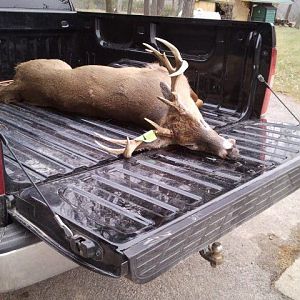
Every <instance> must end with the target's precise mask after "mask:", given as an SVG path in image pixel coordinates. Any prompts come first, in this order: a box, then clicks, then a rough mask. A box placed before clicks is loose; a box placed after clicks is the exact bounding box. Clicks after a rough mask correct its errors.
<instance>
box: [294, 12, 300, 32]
mask: <svg viewBox="0 0 300 300" xmlns="http://www.w3.org/2000/svg"><path fill="white" fill-rule="evenodd" d="M295 27H296V28H297V29H300V13H299V15H298V17H297V19H296V24H295Z"/></svg>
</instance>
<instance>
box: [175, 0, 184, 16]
mask: <svg viewBox="0 0 300 300" xmlns="http://www.w3.org/2000/svg"><path fill="white" fill-rule="evenodd" d="M182 5H183V0H178V6H177V11H176V16H178V15H179V13H180V12H181V14H182Z"/></svg>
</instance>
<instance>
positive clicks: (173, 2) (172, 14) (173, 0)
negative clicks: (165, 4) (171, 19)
mask: <svg viewBox="0 0 300 300" xmlns="http://www.w3.org/2000/svg"><path fill="white" fill-rule="evenodd" d="M174 14H175V0H172V12H171V16H174Z"/></svg>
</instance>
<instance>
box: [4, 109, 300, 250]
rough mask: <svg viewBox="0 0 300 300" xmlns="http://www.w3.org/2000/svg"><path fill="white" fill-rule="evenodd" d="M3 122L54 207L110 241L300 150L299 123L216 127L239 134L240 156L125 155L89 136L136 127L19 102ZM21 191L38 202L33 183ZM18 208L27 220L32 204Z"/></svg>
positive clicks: (172, 151) (175, 150)
mask: <svg viewBox="0 0 300 300" xmlns="http://www.w3.org/2000/svg"><path fill="white" fill-rule="evenodd" d="M208 120H209V119H208ZM0 124H1V125H0V126H1V130H2V132H3V133H4V134H5V136H6V137H7V138H8V140H9V141H10V143H11V145H12V146H13V148H14V150H15V152H16V154H17V156H18V157H19V158H20V160H21V161H22V163H23V164H24V165H25V166H26V169H27V170H28V171H29V172H30V174H31V175H33V176H34V178H35V179H36V181H42V182H44V184H42V185H41V186H40V188H41V191H42V192H43V193H44V195H45V196H46V197H47V199H48V200H49V202H50V205H51V206H52V208H53V209H54V210H55V211H56V212H57V213H58V214H59V215H60V216H62V217H63V218H64V219H65V220H67V221H69V222H71V223H74V224H76V225H79V226H81V227H83V228H85V229H86V230H87V231H89V232H91V233H93V234H94V235H96V236H99V237H101V238H103V239H105V240H107V241H109V242H110V243H113V244H122V243H126V242H127V241H129V240H132V239H134V237H136V236H137V235H138V234H140V233H143V232H147V231H149V230H152V229H154V228H157V227H160V226H162V225H163V224H165V223H167V222H168V221H170V220H174V219H175V218H177V217H179V216H181V215H183V214H184V213H186V212H188V211H191V210H193V209H195V208H197V207H200V206H201V205H203V204H205V203H207V202H209V201H211V200H212V199H215V198H216V197H218V196H220V195H222V194H224V193H226V192H227V191H230V190H232V189H234V188H235V187H237V186H239V185H242V184H244V183H245V182H248V181H250V180H251V179H253V178H255V177H256V176H258V175H260V174H262V173H264V172H265V171H267V170H271V169H273V168H274V167H275V166H277V165H280V164H282V163H283V162H284V161H286V160H288V159H291V158H293V157H295V156H296V155H297V153H298V152H299V149H300V131H299V128H298V127H296V126H287V125H283V124H273V123H265V122H259V121H247V122H244V123H240V124H235V125H232V126H228V127H224V128H223V129H221V130H219V131H220V133H221V134H222V135H223V136H226V137H232V138H235V139H236V140H237V144H238V147H239V149H240V154H241V155H240V158H239V159H238V160H237V161H229V160H222V159H219V158H217V157H214V156H212V155H206V154H203V153H195V152H192V151H189V150H187V149H183V148H180V147H170V148H168V149H161V150H158V151H149V152H144V153H140V154H137V155H135V156H134V157H132V158H131V159H129V160H126V159H122V158H117V157H115V156H112V155H109V154H107V153H105V152H102V151H101V150H100V149H99V148H98V147H97V146H96V144H95V143H94V139H95V132H98V133H101V134H106V135H109V136H111V137H115V138H125V137H126V136H129V137H135V136H137V135H138V134H140V133H141V132H138V131H136V130H132V129H131V130H129V129H124V128H123V127H121V126H117V125H112V124H110V123H108V122H100V121H94V120H90V119H83V118H72V117H66V116H63V115H62V114H59V113H54V112H50V111H46V110H43V109H40V108H35V107H26V108H25V106H23V105H1V110H0ZM108 145H109V144H108ZM109 146H111V145H109ZM5 162H6V168H7V171H8V173H9V174H10V175H11V176H12V178H14V179H15V180H24V179H25V177H24V175H23V174H22V172H21V170H20V169H19V168H18V166H17V164H16V163H15V162H14V161H13V159H12V158H11V157H10V155H9V154H8V152H7V151H5ZM21 198H23V199H26V203H30V206H31V205H33V206H32V207H34V206H35V203H36V205H37V206H38V205H39V203H40V200H39V198H38V196H37V194H36V192H35V190H33V189H31V188H29V189H27V190H25V191H24V192H23V193H21ZM17 209H18V210H19V212H20V213H22V210H24V212H25V211H26V216H27V217H28V218H29V219H30V214H28V210H30V209H32V208H30V207H29V208H28V207H27V206H26V205H25V204H22V205H17ZM36 212H38V209H37V210H36ZM32 221H34V220H32Z"/></svg>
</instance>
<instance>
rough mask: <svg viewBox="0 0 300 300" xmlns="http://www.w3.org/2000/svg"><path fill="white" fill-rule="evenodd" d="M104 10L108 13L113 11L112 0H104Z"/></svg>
mask: <svg viewBox="0 0 300 300" xmlns="http://www.w3.org/2000/svg"><path fill="white" fill-rule="evenodd" d="M105 10H106V12H108V13H112V12H113V6H112V0H105Z"/></svg>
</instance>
